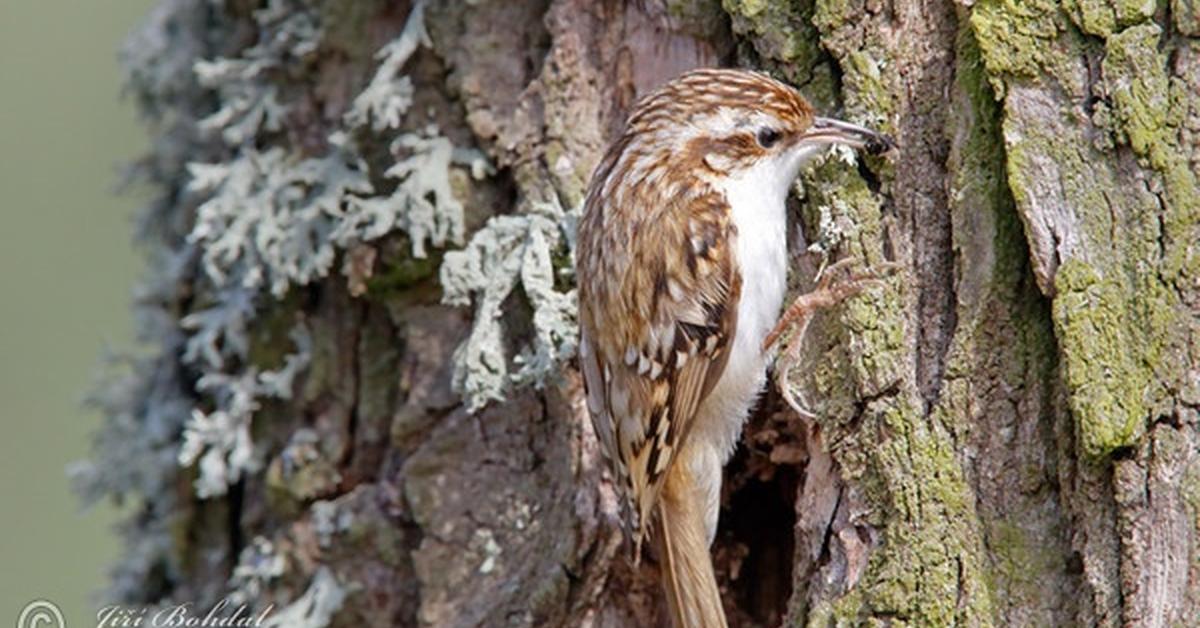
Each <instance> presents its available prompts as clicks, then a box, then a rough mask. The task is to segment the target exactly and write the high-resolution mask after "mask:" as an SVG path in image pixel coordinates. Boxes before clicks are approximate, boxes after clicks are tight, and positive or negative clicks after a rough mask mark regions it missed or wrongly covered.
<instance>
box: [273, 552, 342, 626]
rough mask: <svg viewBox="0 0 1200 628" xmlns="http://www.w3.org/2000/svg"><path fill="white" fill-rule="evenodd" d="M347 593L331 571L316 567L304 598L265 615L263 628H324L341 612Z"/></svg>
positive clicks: (323, 567) (301, 597)
mask: <svg viewBox="0 0 1200 628" xmlns="http://www.w3.org/2000/svg"><path fill="white" fill-rule="evenodd" d="M349 593H350V591H349V590H348V589H347V587H345V586H344V585H342V583H340V582H338V579H337V577H336V576H334V575H333V571H331V570H330V569H329V568H328V567H325V566H321V567H318V568H317V571H316V573H315V574H313V577H312V581H311V582H310V583H309V585H308V590H306V591H305V592H304V595H301V596H300V598H299V599H297V600H296V601H294V602H292V603H291V604H289V605H287V606H285V607H284V608H281V609H279V611H277V612H275V613H271V614H269V615H267V616H266V621H264V622H263V623H262V625H263V626H266V627H268V628H325V626H328V625H329V620H330V619H332V618H333V614H334V613H336V612H338V611H339V610H341V608H342V604H343V603H344V602H345V601H346V596H347V595H348V594H349Z"/></svg>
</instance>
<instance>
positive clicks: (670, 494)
mask: <svg viewBox="0 0 1200 628" xmlns="http://www.w3.org/2000/svg"><path fill="white" fill-rule="evenodd" d="M686 466H687V465H684V464H674V465H671V467H672V468H671V471H670V472H669V473H670V477H668V478H667V482H666V486H664V487H663V492H662V494H661V495H660V498H659V503H658V517H657V521H656V523H655V529H654V534H653V539H654V542H655V545H656V548H657V550H658V560H659V566H660V570H661V573H662V581H663V592H664V593H665V594H666V597H667V606H668V607H669V608H670V611H671V619H672V622H673V623H674V625H675V628H727V626H728V624H726V622H725V611H724V609H723V608H722V607H721V591H720V589H718V588H717V578H716V575H715V574H714V573H713V566H712V558H711V557H710V556H709V551H708V539H707V535H706V534H705V531H704V522H703V515H702V513H701V509H700V504H699V503H698V500H697V499H696V493H695V491H694V490H693V488H692V485H691V480H690V478H689V477H688V476H687V471H686Z"/></svg>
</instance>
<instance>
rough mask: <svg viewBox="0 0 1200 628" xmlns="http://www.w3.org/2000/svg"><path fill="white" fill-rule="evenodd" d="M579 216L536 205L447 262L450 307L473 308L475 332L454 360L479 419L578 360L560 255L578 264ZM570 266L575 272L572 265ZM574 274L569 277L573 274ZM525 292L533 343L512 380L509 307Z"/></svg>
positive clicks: (504, 219)
mask: <svg viewBox="0 0 1200 628" xmlns="http://www.w3.org/2000/svg"><path fill="white" fill-rule="evenodd" d="M578 213H579V210H578V209H573V210H569V211H564V210H563V209H562V208H561V207H559V206H558V205H557V204H556V203H535V204H533V206H532V208H531V209H530V210H529V211H528V212H526V213H524V214H519V215H514V216H497V217H495V218H492V219H491V220H489V221H488V223H487V224H486V225H485V226H484V227H483V228H482V229H480V230H479V231H478V232H476V233H475V235H474V236H472V238H471V242H470V243H469V244H468V245H467V247H466V248H465V249H463V250H461V251H453V252H450V253H447V254H446V258H445V261H444V262H443V264H442V269H441V284H442V287H443V290H444V292H443V301H444V302H445V303H447V304H450V305H462V306H465V305H471V304H474V310H475V316H474V326H473V327H472V328H471V333H470V335H469V336H468V337H467V339H466V341H464V342H463V344H462V345H461V346H459V348H458V349H457V351H456V352H455V355H454V367H455V368H454V379H453V385H454V388H455V390H456V391H458V392H459V394H461V395H462V396H463V398H464V399H465V400H466V402H467V407H468V408H470V409H471V410H472V411H474V410H478V409H480V408H482V407H483V406H484V405H485V404H487V402H488V401H493V400H495V401H499V400H502V399H504V395H505V392H506V391H508V390H509V389H510V387H511V386H513V385H519V384H525V383H534V384H540V383H542V382H543V381H545V380H546V378H547V377H548V376H549V375H550V374H551V373H553V372H554V369H555V368H556V366H557V365H558V364H559V363H561V362H562V361H563V360H565V359H567V358H569V357H570V356H571V355H573V354H574V352H575V348H576V343H577V342H578V330H577V329H576V325H575V291H574V290H573V289H572V290H569V291H566V292H564V291H561V290H559V289H557V288H556V287H555V279H556V276H555V275H556V273H557V272H560V271H566V270H567V269H566V268H562V269H556V267H555V264H554V263H553V261H552V258H553V254H554V251H555V250H558V249H559V248H560V247H566V248H568V252H569V254H570V255H571V256H572V257H573V255H574V251H573V238H571V237H570V234H573V233H574V224H575V223H574V221H575V220H576V218H577V216H578ZM568 266H569V265H568ZM568 272H569V271H568ZM518 286H520V287H521V289H522V291H523V292H524V294H525V296H526V297H527V298H528V300H529V303H530V305H531V306H532V307H533V320H534V327H535V332H534V337H533V340H532V343H531V344H530V345H529V346H527V347H525V348H523V349H522V350H521V351H520V352H519V353H518V355H517V356H516V358H515V359H514V360H513V361H514V363H515V365H516V366H517V370H516V372H510V365H509V358H508V351H507V349H506V344H507V343H506V340H505V333H504V325H503V324H502V322H501V319H502V316H503V314H504V309H503V305H504V303H505V301H506V300H507V299H508V298H509V295H511V294H512V293H513V291H514V290H516V288H517V287H518Z"/></svg>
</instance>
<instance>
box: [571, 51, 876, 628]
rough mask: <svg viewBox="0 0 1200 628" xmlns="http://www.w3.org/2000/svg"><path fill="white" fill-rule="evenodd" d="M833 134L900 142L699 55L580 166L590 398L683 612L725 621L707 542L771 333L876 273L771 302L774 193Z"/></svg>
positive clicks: (627, 515) (628, 503)
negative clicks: (697, 65)
mask: <svg viewBox="0 0 1200 628" xmlns="http://www.w3.org/2000/svg"><path fill="white" fill-rule="evenodd" d="M832 144H844V145H848V146H851V147H854V148H859V149H863V150H865V151H867V152H870V153H875V154H878V153H882V152H885V151H887V150H889V149H891V148H892V147H894V142H893V141H892V140H891V139H890V138H888V137H887V136H885V135H882V134H880V133H877V132H875V131H872V130H870V129H866V128H863V127H861V126H857V125H854V124H849V123H847V122H842V121H839V120H833V119H830V118H823V117H819V116H816V115H815V114H814V112H813V108H812V107H811V106H810V105H809V103H808V101H806V100H805V99H804V97H802V96H801V95H800V94H799V93H798V92H797V91H796V90H795V89H793V88H791V87H789V86H788V85H786V84H784V83H782V82H780V81H777V80H774V79H772V78H770V77H768V76H766V75H764V74H761V73H758V72H752V71H746V70H732V69H703V70H694V71H691V72H688V73H686V74H683V75H682V76H680V77H678V78H676V79H674V80H672V81H670V82H669V83H667V84H665V85H664V86H662V87H660V88H659V89H658V90H656V91H654V92H652V93H650V94H648V95H647V96H645V97H644V98H643V99H642V100H640V101H639V102H638V104H637V105H636V106H635V107H634V109H633V111H632V113H631V114H630V116H629V118H628V120H627V122H626V124H625V128H624V130H623V131H622V132H621V133H620V135H619V136H617V137H616V139H615V140H614V141H613V142H612V144H611V145H610V146H609V148H608V150H607V152H606V154H605V156H604V158H603V159H602V161H601V162H600V164H599V165H598V166H597V168H596V171H595V172H594V173H593V175H592V179H591V183H590V185H589V188H588V194H587V200H586V203H585V206H584V213H583V218H582V220H581V221H580V225H579V235H578V248H577V251H576V267H577V268H576V277H577V279H578V284H579V324H580V345H579V360H580V368H581V370H582V371H583V378H584V384H585V389H586V396H587V406H588V412H589V414H590V415H591V418H592V424H593V426H594V428H595V430H596V434H597V437H598V438H599V441H600V443H601V447H602V449H603V451H604V453H605V455H606V457H607V459H608V460H609V461H610V463H611V470H612V477H613V483H614V484H615V486H616V490H617V492H618V494H619V495H620V497H621V504H622V514H623V517H624V522H625V525H626V531H627V534H628V535H629V536H630V538H631V539H632V541H633V542H634V545H633V547H634V560H637V559H638V558H639V557H640V553H641V547H642V544H643V541H644V540H646V539H649V540H650V542H651V544H652V546H653V548H654V554H655V556H656V559H657V561H658V564H659V567H660V570H661V575H662V582H663V591H664V594H665V595H666V601H667V607H668V609H669V610H670V614H671V616H672V620H673V622H674V624H675V626H676V627H677V628H693V627H700V628H711V627H722V626H726V620H725V613H724V609H723V607H722V605H721V596H720V591H719V589H718V588H717V582H716V578H715V576H714V573H713V566H712V559H711V557H710V555H709V546H710V545H711V543H712V540H713V536H714V534H715V532H716V529H717V516H718V513H719V509H720V493H721V475H722V469H723V467H724V466H725V463H726V461H727V460H728V459H729V457H730V455H731V454H732V453H733V450H734V447H735V446H736V444H737V441H738V439H739V438H740V437H741V432H742V425H743V423H744V422H745V420H746V417H747V415H748V414H749V412H750V410H751V408H752V406H753V405H754V404H755V401H756V399H757V398H758V395H759V393H760V392H761V391H762V389H763V387H764V384H765V382H766V373H767V367H768V364H769V362H770V360H771V358H772V350H771V349H772V345H773V344H774V343H775V341H776V340H777V339H778V337H779V336H780V334H781V332H784V331H786V330H787V329H788V328H790V327H797V326H798V327H800V328H803V326H804V325H805V324H806V323H807V321H808V319H809V317H810V314H811V312H812V311H813V310H814V309H816V308H820V307H826V306H829V305H832V304H834V303H836V302H837V301H839V300H841V299H844V298H846V297H848V296H850V295H852V294H854V293H855V292H857V291H858V290H860V289H862V287H863V286H864V285H866V283H867V282H869V281H871V280H872V277H871V276H870V275H869V274H857V275H852V276H850V277H847V278H843V279H842V280H841V281H835V280H833V279H832V278H831V277H832V276H833V273H829V274H827V275H826V279H824V280H822V281H821V282H820V283H818V285H817V287H816V289H814V290H813V291H812V292H810V293H808V294H805V295H801V296H800V297H799V298H797V299H796V301H795V303H793V304H792V306H791V307H789V309H788V311H787V312H786V313H785V314H784V315H783V316H782V317H781V316H780V310H781V308H782V305H783V300H784V293H785V291H786V286H787V266H788V264H787V261H788V253H787V239H788V238H787V211H786V209H785V200H786V197H787V194H788V191H789V190H790V189H791V186H792V183H793V181H794V180H795V179H796V176H797V175H798V173H799V171H800V168H801V166H803V165H804V163H805V162H806V161H808V160H810V159H812V158H813V157H816V156H818V155H819V154H821V153H822V152H823V151H824V150H826V149H827V147H828V146H830V145H832ZM834 266H839V264H835V265H834ZM789 401H790V402H792V403H793V405H794V406H796V405H797V404H795V402H794V400H793V399H792V398H791V397H789Z"/></svg>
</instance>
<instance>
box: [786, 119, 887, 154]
mask: <svg viewBox="0 0 1200 628" xmlns="http://www.w3.org/2000/svg"><path fill="white" fill-rule="evenodd" d="M800 142H801V143H805V144H845V145H847V146H852V147H854V148H861V149H863V150H865V151H867V154H870V155H879V154H881V153H886V152H887V151H889V150H891V149H893V148H896V141H895V140H893V139H892V138H891V137H889V136H887V135H885V134H883V133H879V132H878V131H872V130H871V129H868V128H867V127H863V126H858V125H857V124H850V123H849V122H842V121H841V120H834V119H833V118H821V117H817V118H813V124H812V126H811V127H809V129H808V130H807V131H805V132H804V134H803V135H801V136H800Z"/></svg>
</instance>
